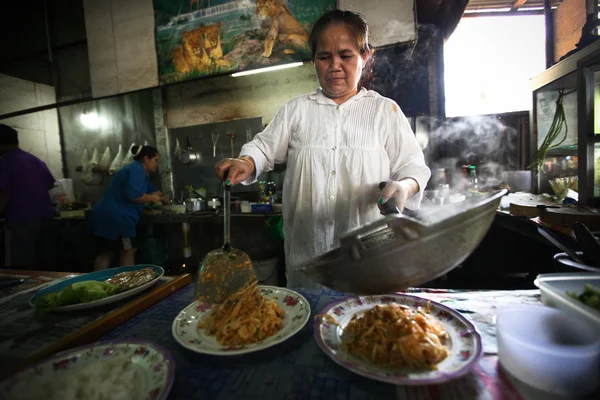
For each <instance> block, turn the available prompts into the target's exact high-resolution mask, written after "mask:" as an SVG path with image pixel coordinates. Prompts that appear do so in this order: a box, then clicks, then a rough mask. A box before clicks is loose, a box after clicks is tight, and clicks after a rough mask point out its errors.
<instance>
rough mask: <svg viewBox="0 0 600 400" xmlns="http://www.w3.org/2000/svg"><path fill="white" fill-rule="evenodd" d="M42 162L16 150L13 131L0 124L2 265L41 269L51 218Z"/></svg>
mask: <svg viewBox="0 0 600 400" xmlns="http://www.w3.org/2000/svg"><path fill="white" fill-rule="evenodd" d="M54 182H55V180H54V177H53V176H52V174H51V173H50V171H49V170H48V167H47V166H46V163H44V162H43V161H42V160H40V159H39V158H37V157H36V156H34V155H33V154H31V153H28V152H26V151H23V150H21V149H20V148H19V137H18V133H17V131H16V130H15V129H13V128H11V127H10V126H8V125H4V124H0V216H4V219H5V226H6V231H7V234H8V235H7V236H8V243H9V246H8V249H7V250H8V254H7V255H8V257H6V261H7V262H6V263H5V264H6V266H10V267H19V268H26V269H44V266H43V265H41V264H43V262H42V258H43V257H44V255H43V254H42V248H44V247H45V246H44V243H43V241H44V240H43V237H44V235H43V232H44V229H45V228H46V227H48V226H49V225H50V223H51V221H52V217H53V216H54V211H53V210H52V200H51V199H50V194H49V193H48V192H49V190H50V189H52V187H53V186H54Z"/></svg>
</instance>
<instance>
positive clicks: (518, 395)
mask: <svg viewBox="0 0 600 400" xmlns="http://www.w3.org/2000/svg"><path fill="white" fill-rule="evenodd" d="M298 292H300V293H302V294H303V295H304V296H305V297H306V298H307V300H308V301H309V303H310V305H311V309H312V315H311V318H310V319H309V322H308V324H307V325H306V326H305V327H304V328H303V329H302V331H300V332H299V333H298V334H296V335H295V336H294V337H292V338H290V339H289V340H287V341H286V342H283V343H281V344H279V345H277V346H274V347H272V348H270V349H266V350H264V351H260V352H256V353H251V354H247V355H243V356H228V357H218V356H206V355H200V354H196V353H193V352H191V351H189V350H186V349H184V348H183V347H181V346H180V345H179V344H178V343H177V342H176V341H175V340H174V339H173V336H172V334H171V325H172V322H173V319H174V318H175V317H176V316H177V314H178V313H179V311H180V310H181V309H183V308H184V307H185V306H187V305H188V304H190V303H191V302H192V301H193V286H192V285H188V286H186V287H184V288H183V289H181V290H180V291H178V292H176V293H174V294H172V295H171V296H169V297H168V298H166V299H164V300H162V301H160V302H159V303H157V304H155V305H154V306H152V307H150V308H149V309H148V310H146V311H144V312H142V313H140V314H138V315H137V316H135V317H134V318H132V319H131V320H129V321H128V322H126V323H124V324H123V325H121V326H119V327H118V328H116V329H114V330H113V331H112V332H110V333H108V334H107V335H106V336H104V337H103V338H102V340H104V341H110V340H123V339H146V340H152V341H155V342H157V343H159V344H160V345H162V346H164V347H165V348H167V349H169V350H170V351H171V353H172V355H173V357H174V360H175V363H176V372H175V376H176V378H175V383H174V385H173V388H172V391H171V394H170V397H169V399H172V400H175V399H176V400H187V399H219V400H226V399H238V398H243V399H261V400H263V399H264V400H267V399H286V400H291V399H298V400H300V399H303V400H304V399H310V400H332V399H340V400H363V399H398V400H404V399H419V400H428V399H439V398H443V399H539V398H545V399H560V397H555V396H551V395H548V394H545V393H541V392H539V391H536V390H535V389H533V388H530V387H528V386H526V385H524V384H521V383H519V382H517V381H515V380H514V379H513V378H512V377H510V376H508V375H507V374H506V373H504V372H503V371H502V370H501V369H500V368H499V366H498V362H497V356H496V341H495V329H494V326H493V318H494V314H495V308H496V307H498V306H501V305H503V304H510V303H534V304H538V303H539V302H540V295H539V291H538V290H523V291H478V292H472V291H471V292H465V291H453V290H433V289H412V290H408V291H407V292H410V293H411V294H415V295H417V296H421V297H424V298H428V299H431V300H434V301H439V302H442V303H444V304H445V305H448V306H450V307H453V308H455V309H457V310H459V311H460V312H461V313H462V314H463V315H465V316H466V317H467V318H469V319H470V320H471V321H473V322H474V323H475V324H476V325H477V327H478V329H479V331H480V332H481V334H482V337H483V342H484V349H485V352H486V354H485V356H484V357H483V358H482V360H481V361H480V362H479V364H478V365H477V366H476V367H475V368H474V370H473V371H471V372H470V373H469V374H468V375H466V376H464V377H462V378H459V379H457V380H454V381H451V382H448V383H446V384H441V385H435V386H414V387H413V386H394V385H389V384H384V383H380V382H376V381H372V380H369V379H366V378H363V377H361V376H359V375H356V374H354V373H352V372H350V371H348V370H346V369H344V368H343V367H340V366H338V365H337V364H336V363H335V362H333V361H332V360H330V359H329V358H328V357H327V356H326V355H325V354H324V353H323V352H322V351H321V350H320V349H319V348H318V346H317V344H316V342H315V341H314V339H313V320H314V316H315V314H317V313H318V312H320V311H321V310H322V309H323V308H324V307H325V306H326V305H327V304H329V303H331V302H333V301H336V300H339V299H341V298H343V297H347V296H346V295H344V294H342V293H338V292H335V291H330V290H321V291H307V290H298Z"/></svg>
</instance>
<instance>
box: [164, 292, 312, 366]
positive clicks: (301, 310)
mask: <svg viewBox="0 0 600 400" xmlns="http://www.w3.org/2000/svg"><path fill="white" fill-rule="evenodd" d="M258 288H259V290H260V292H261V294H262V295H263V296H265V297H266V298H267V299H269V300H274V301H275V302H276V303H277V305H278V306H279V307H281V309H282V310H283V311H284V313H285V315H284V317H283V328H282V329H281V330H280V331H279V332H277V333H276V334H275V335H273V336H270V337H268V338H266V339H264V340H262V341H260V342H257V343H253V344H248V345H245V346H223V345H221V344H219V342H217V339H216V338H215V336H212V335H208V334H207V333H206V332H205V331H204V330H203V329H198V328H197V325H198V322H199V321H202V320H203V319H204V318H206V317H207V316H208V315H209V314H210V311H211V309H212V304H209V303H199V302H198V301H195V302H193V303H192V304H190V305H189V306H187V307H186V308H184V309H183V310H181V311H180V312H179V315H177V317H176V318H175V319H174V320H173V327H172V332H173V337H174V338H175V340H176V341H177V342H179V344H181V345H182V346H183V347H185V348H186V349H189V350H192V351H195V352H196V353H201V354H212V355H218V356H233V355H238V354H246V353H252V352H255V351H259V350H264V349H266V348H269V347H271V346H274V345H276V344H278V343H281V342H283V341H284V340H287V339H289V338H290V337H292V336H293V335H295V334H296V333H298V332H299V331H300V330H301V329H302V327H304V325H306V323H307V322H308V318H309V317H310V304H309V303H308V300H306V298H305V297H304V296H302V295H301V294H300V293H297V292H294V291H293V290H290V289H287V288H283V287H277V286H262V285H259V287H258Z"/></svg>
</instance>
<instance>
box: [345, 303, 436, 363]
mask: <svg viewBox="0 0 600 400" xmlns="http://www.w3.org/2000/svg"><path fill="white" fill-rule="evenodd" d="M447 340H448V333H447V332H446V330H445V329H444V326H443V325H442V324H441V323H440V322H438V321H437V320H435V319H433V317H431V316H430V315H429V314H428V312H427V311H425V310H423V309H422V308H421V307H419V308H418V309H417V310H414V309H412V308H410V307H407V306H403V305H399V304H395V303H391V304H388V305H385V306H380V305H377V306H375V307H373V308H371V309H369V310H367V311H365V313H364V314H363V315H362V316H360V317H359V316H358V314H355V315H354V316H353V317H352V319H351V320H350V322H349V323H348V325H347V326H346V328H345V329H344V333H343V334H342V346H343V348H344V349H345V350H346V351H347V352H348V353H350V354H353V355H356V356H358V357H359V358H361V359H363V360H365V361H366V362H368V363H371V364H375V365H380V366H385V367H391V368H403V367H413V368H421V369H423V368H425V369H436V364H438V363H440V362H441V361H443V360H444V359H445V358H446V357H447V356H448V348H447V347H446V345H445V344H446V341H447Z"/></svg>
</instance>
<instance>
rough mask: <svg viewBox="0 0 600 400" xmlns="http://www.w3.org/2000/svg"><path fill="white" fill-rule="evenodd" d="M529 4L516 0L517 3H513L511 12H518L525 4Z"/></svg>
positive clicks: (524, 0) (525, 0)
mask: <svg viewBox="0 0 600 400" xmlns="http://www.w3.org/2000/svg"><path fill="white" fill-rule="evenodd" d="M526 2H527V0H515V2H514V3H513V5H512V7H511V8H510V11H517V10H518V9H519V8H521V7H522V6H523V5H524V4H525V3H526Z"/></svg>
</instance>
